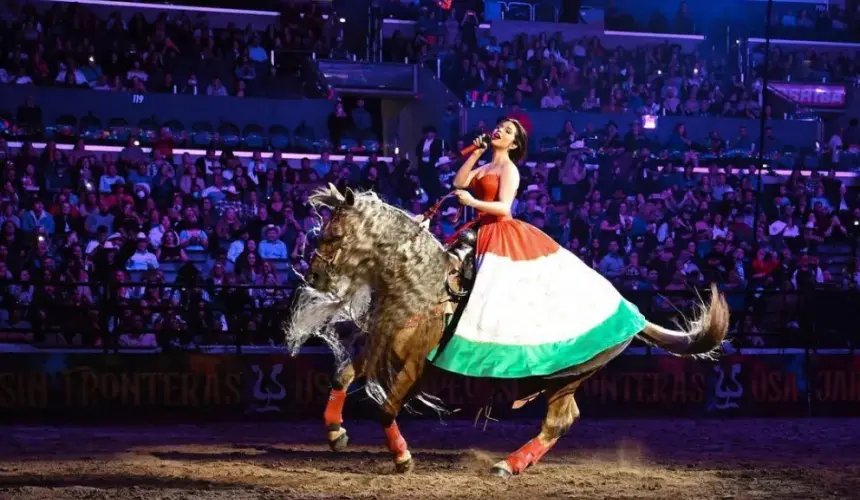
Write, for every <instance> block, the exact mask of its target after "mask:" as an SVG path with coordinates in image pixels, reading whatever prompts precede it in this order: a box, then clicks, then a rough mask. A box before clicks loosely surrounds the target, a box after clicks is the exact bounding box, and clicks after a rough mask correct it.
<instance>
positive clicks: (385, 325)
mask: <svg viewBox="0 0 860 500" xmlns="http://www.w3.org/2000/svg"><path fill="white" fill-rule="evenodd" d="M309 202H310V203H311V204H312V205H314V206H326V207H329V208H331V209H333V210H334V211H335V215H333V217H332V222H334V220H335V219H336V218H342V219H341V220H340V222H339V223H338V225H340V226H341V227H342V231H343V234H341V235H340V242H341V243H340V246H341V248H343V249H344V251H345V252H346V255H345V256H344V257H342V259H341V261H340V262H339V263H338V269H337V273H338V274H342V275H347V276H356V277H359V276H368V275H372V276H371V277H370V278H369V282H368V283H364V284H365V285H369V286H370V287H371V288H372V289H373V292H374V301H373V302H374V303H373V305H372V306H371V307H372V309H371V310H370V314H369V316H368V318H367V321H366V325H365V326H366V328H367V330H368V331H367V333H368V336H367V337H368V339H367V344H366V346H365V353H364V354H365V362H364V367H363V370H362V371H363V373H364V375H365V376H366V377H367V380H368V387H369V388H371V390H373V389H374V386H375V390H376V391H379V390H380V389H381V388H382V387H387V386H388V385H389V383H390V382H391V377H392V372H393V370H394V365H396V364H397V360H394V359H392V357H391V354H392V353H393V351H394V349H393V346H394V342H395V338H396V337H397V334H398V333H399V332H400V331H401V330H402V329H403V328H404V326H405V325H406V324H407V322H408V321H409V320H411V319H414V318H415V317H420V316H421V315H426V314H428V313H429V312H430V311H431V310H432V309H433V308H434V307H435V306H436V305H437V304H438V303H439V300H440V299H441V298H442V297H443V295H444V293H445V277H446V273H447V270H448V262H449V260H448V259H449V257H448V255H447V253H446V252H445V248H444V247H443V245H442V244H441V243H440V242H439V240H437V239H436V237H435V236H433V234H432V233H431V232H430V231H429V230H427V228H426V227H425V226H424V225H423V224H421V223H420V222H419V221H418V220H416V219H415V218H413V217H412V216H411V215H409V214H408V213H407V212H406V211H404V210H402V209H400V208H397V207H394V206H392V205H389V204H388V203H385V202H384V201H382V200H381V199H380V198H379V197H378V196H377V195H376V194H375V193H373V192H371V191H367V192H354V191H351V190H349V189H347V191H346V193H345V194H341V193H340V192H339V191H338V190H337V188H336V187H334V186H332V185H329V186H328V187H323V188H320V189H318V190H317V191H315V192H314V193H313V194H312V195H311V196H310V198H309ZM344 229H345V230H344ZM344 299H347V300H348V298H347V297H344ZM415 337H418V336H415ZM421 340H423V339H421V338H415V339H413V340H410V342H413V343H420V342H421ZM401 347H402V346H401ZM430 347H432V346H429V347H428V346H426V345H418V344H416V345H410V346H407V348H408V349H426V350H428V351H429V349H430ZM370 395H371V396H372V397H373V398H374V399H376V400H377V401H379V402H380V403H381V402H382V401H381V400H384V399H385V398H384V392H383V393H382V394H379V393H377V394H373V393H372V392H371V393H370Z"/></svg>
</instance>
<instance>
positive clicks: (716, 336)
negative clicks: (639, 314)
mask: <svg viewBox="0 0 860 500" xmlns="http://www.w3.org/2000/svg"><path fill="white" fill-rule="evenodd" d="M686 323H687V324H686V325H684V326H683V327H682V328H681V329H680V330H670V329H668V328H663V327H662V326H659V325H655V324H654V323H651V322H648V324H647V325H646V326H645V328H644V329H643V330H642V332H641V333H640V334H639V337H640V338H642V339H643V340H645V341H646V342H649V343H653V344H655V345H656V346H657V347H660V348H662V349H665V350H667V351H669V352H670V353H672V354H677V355H680V356H695V357H705V358H711V357H713V355H714V354H715V353H716V351H717V349H719V347H720V345H721V344H722V343H723V340H725V338H726V333H727V332H728V329H729V306H728V304H727V303H726V299H725V297H724V296H723V294H721V293H720V292H719V291H718V290H717V285H715V284H712V285H711V300H710V303H708V304H706V303H705V302H704V301H701V300H700V302H699V307H698V312H697V314H696V315H695V317H693V318H691V319H688V320H687V321H686Z"/></svg>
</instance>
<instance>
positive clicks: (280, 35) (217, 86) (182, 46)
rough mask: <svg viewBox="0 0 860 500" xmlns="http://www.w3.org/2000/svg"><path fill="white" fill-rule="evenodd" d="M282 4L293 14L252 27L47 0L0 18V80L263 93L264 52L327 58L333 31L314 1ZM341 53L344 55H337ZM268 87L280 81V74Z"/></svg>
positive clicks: (267, 71) (267, 69) (267, 68)
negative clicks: (103, 14) (127, 14)
mask: <svg viewBox="0 0 860 500" xmlns="http://www.w3.org/2000/svg"><path fill="white" fill-rule="evenodd" d="M4 8H5V7H4ZM291 9H292V10H290V12H291V13H292V14H296V15H295V16H292V15H291V16H282V17H281V18H280V21H279V22H278V23H276V24H272V25H270V26H268V27H265V28H264V30H263V31H254V29H253V28H252V27H251V26H248V27H247V28H245V29H242V28H239V27H237V26H234V25H232V24H231V25H229V26H228V27H226V28H224V29H213V28H210V27H209V24H208V22H207V21H206V18H205V17H197V18H195V19H194V20H192V18H191V17H189V15H188V14H184V13H183V14H180V15H179V16H178V17H177V18H173V17H171V16H169V15H168V14H167V13H165V12H162V13H160V14H159V15H158V17H157V18H156V19H155V20H154V21H152V22H149V21H147V20H146V18H144V16H143V15H142V14H140V13H138V14H135V15H134V16H133V17H132V18H131V20H129V21H128V22H125V21H123V20H122V18H121V17H120V16H119V14H114V15H111V16H110V17H109V18H106V19H105V18H99V17H97V16H96V15H95V14H94V13H93V12H91V11H90V10H88V8H87V6H86V5H84V4H66V3H55V4H53V6H52V7H51V8H50V9H48V10H47V11H45V12H43V13H40V12H38V11H37V10H36V9H35V7H33V6H32V5H25V6H24V7H22V8H21V10H20V12H12V13H10V15H9V17H11V20H9V21H4V22H3V30H4V36H3V37H2V38H0V83H4V84H17V85H55V86H65V87H74V88H90V89H95V90H100V91H109V92H134V93H145V92H165V93H177V92H184V93H194V94H199V95H203V94H207V95H221V96H223V95H236V94H237V93H238V94H239V95H240V96H250V95H264V94H265V93H266V89H264V88H263V86H264V82H263V81H262V80H264V79H265V77H267V76H269V75H275V74H277V72H278V70H277V68H278V67H279V66H281V65H280V63H278V64H277V65H276V66H275V67H272V66H271V64H270V54H271V53H272V51H273V50H275V51H278V55H279V56H280V54H281V51H312V52H315V53H316V54H317V55H318V56H319V57H328V56H329V55H330V53H331V51H332V50H333V48H334V47H335V45H336V39H337V37H338V33H337V30H332V29H324V25H325V20H324V19H323V16H322V13H321V11H320V10H319V8H318V7H317V4H316V3H315V2H311V3H307V4H305V3H301V4H294V5H292V6H291ZM299 14H301V16H299ZM30 34H33V36H29V35H30ZM294 53H298V52H294ZM348 57H351V54H350V53H349V52H347V53H346V54H344V56H343V58H348ZM278 61H280V57H278ZM285 67H286V66H285ZM284 73H285V75H284V77H289V76H290V75H288V74H287V73H289V71H286V70H285V71H284ZM303 78H310V77H309V76H307V75H306V76H304V77H303ZM277 85H278V86H281V87H283V86H285V84H284V82H283V80H281V81H279V82H278V83H277ZM297 85H302V82H301V81H299V82H298V83H297ZM303 88H304V87H303Z"/></svg>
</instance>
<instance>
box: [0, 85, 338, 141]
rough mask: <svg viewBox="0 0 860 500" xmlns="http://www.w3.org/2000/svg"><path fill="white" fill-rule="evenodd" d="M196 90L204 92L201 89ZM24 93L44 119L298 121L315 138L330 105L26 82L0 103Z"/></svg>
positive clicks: (12, 102) (321, 133)
mask: <svg viewBox="0 0 860 500" xmlns="http://www.w3.org/2000/svg"><path fill="white" fill-rule="evenodd" d="M200 91H201V92H205V91H206V89H201V90H200ZM27 96H33V97H35V99H36V103H37V104H38V105H39V106H41V108H42V114H43V116H42V120H43V121H44V123H45V124H50V123H55V122H56V121H57V118H58V117H60V116H62V115H72V116H74V117H75V118H76V119H78V120H80V119H81V117H83V116H87V115H93V116H95V117H97V118H99V119H100V120H102V123H104V124H105V125H107V122H108V120H110V119H111V118H116V117H121V118H125V119H126V120H128V123H130V124H133V125H136V124H137V123H138V122H140V121H141V120H144V119H150V118H154V119H155V121H156V122H158V123H166V122H167V121H170V120H179V121H180V122H182V124H183V125H185V127H186V128H187V129H188V130H191V127H192V125H193V124H194V123H196V122H207V123H210V124H212V125H213V126H215V127H216V128H217V127H218V125H219V124H220V123H221V122H228V123H233V124H235V125H237V126H239V128H242V127H245V126H246V125H250V124H256V125H260V126H261V127H263V128H264V129H266V130H268V129H269V127H271V126H272V125H283V126H285V127H287V128H289V129H290V130H294V129H295V128H296V127H297V126H298V125H299V124H301V122H303V121H304V122H305V123H306V124H307V126H309V127H311V128H312V129H313V130H314V133H315V134H316V136H317V137H328V127H327V125H326V123H327V122H326V121H327V120H328V116H329V114H331V111H332V108H333V106H334V105H333V104H332V103H331V102H330V101H328V100H326V99H264V98H255V97H246V98H242V99H239V98H236V97H205V96H195V95H189V94H159V93H146V94H132V93H130V92H99V91H95V90H86V89H67V88H58V87H31V86H26V85H3V86H0V102H2V103H3V106H4V108H5V109H8V110H10V111H12V112H14V111H15V110H16V109H17V107H18V106H20V105H21V104H24V100H25V99H26V98H27Z"/></svg>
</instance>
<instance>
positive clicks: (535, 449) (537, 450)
mask: <svg viewBox="0 0 860 500" xmlns="http://www.w3.org/2000/svg"><path fill="white" fill-rule="evenodd" d="M554 444H555V440H553V441H552V442H551V443H550V444H548V445H545V444H543V443H541V441H540V439H538V438H534V439H532V440H531V441H529V442H528V443H526V444H525V445H523V447H522V448H520V449H519V450H517V451H515V452H513V453H512V454H511V456H509V457H508V458H506V459H505V462H507V463H508V466H509V467H510V468H511V472H513V473H514V474H519V473H520V472H522V471H524V470H526V468H527V467H528V466H529V465H534V464H536V463H538V461H539V460H540V459H541V458H543V456H544V455H546V452H548V451H549V449H550V448H552V445H554Z"/></svg>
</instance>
